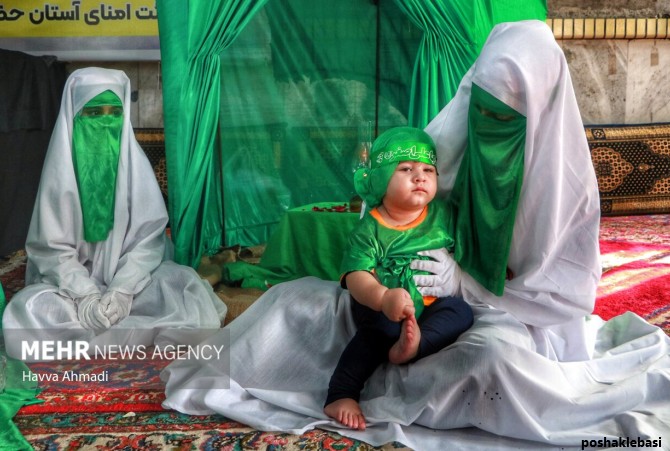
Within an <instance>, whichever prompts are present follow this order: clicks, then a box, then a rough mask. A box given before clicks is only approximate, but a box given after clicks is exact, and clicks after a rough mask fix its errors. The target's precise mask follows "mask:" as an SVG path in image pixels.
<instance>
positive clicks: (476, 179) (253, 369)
mask: <svg viewBox="0 0 670 451" xmlns="http://www.w3.org/2000/svg"><path fill="white" fill-rule="evenodd" d="M426 130H427V131H428V132H429V134H431V135H432V136H433V138H434V139H435V141H436V144H437V147H438V161H439V162H440V167H439V168H438V169H439V172H440V183H441V187H440V188H441V191H442V194H443V195H444V196H445V199H448V202H449V204H450V205H451V206H452V207H453V208H454V209H456V211H455V214H457V215H458V219H457V221H458V222H457V227H456V230H455V232H456V238H455V241H456V246H457V247H456V251H455V253H454V255H455V258H452V256H451V255H448V254H446V252H445V251H442V250H434V251H431V252H429V254H430V255H431V256H433V258H434V260H433V261H432V262H431V263H432V265H430V266H429V267H427V268H424V269H427V270H429V272H430V273H432V275H427V276H416V281H417V285H418V286H420V287H422V288H421V290H422V292H423V293H424V294H433V295H438V296H439V295H441V294H442V293H443V292H447V291H448V290H453V289H454V288H456V289H458V288H459V287H460V290H461V292H462V294H463V296H464V297H465V299H466V300H467V301H468V302H469V303H470V304H471V305H472V306H473V310H474V314H475V321H474V324H473V326H472V327H471V329H469V330H468V331H466V332H465V333H463V334H462V335H461V336H460V337H459V339H458V341H457V342H456V343H454V344H452V345H450V346H448V347H446V348H444V349H443V350H442V351H440V352H438V353H436V354H433V355H431V356H430V357H427V358H425V359H422V360H420V361H418V362H415V363H412V364H409V365H391V364H388V365H385V366H384V367H382V368H379V369H377V371H376V372H375V373H374V374H373V375H372V377H371V378H370V379H368V382H367V384H366V386H365V389H364V390H363V392H362V393H361V399H360V407H361V409H362V410H363V412H364V413H365V417H366V420H367V421H368V422H369V424H368V426H367V428H366V429H365V431H352V430H346V429H338V425H337V423H335V422H334V421H330V420H329V419H328V418H326V417H325V415H324V414H323V413H322V412H321V404H320V401H321V399H323V397H324V396H325V388H324V387H325V386H326V385H327V382H328V379H329V376H330V373H331V371H332V370H333V368H334V367H335V364H336V362H337V356H338V355H339V353H340V352H341V351H342V349H343V348H344V347H345V346H346V343H347V341H348V340H349V339H350V338H351V336H352V335H353V334H354V331H355V327H354V325H353V321H352V315H351V312H350V310H349V307H348V306H349V302H348V301H349V299H348V298H349V293H348V292H347V291H345V290H342V289H340V288H339V286H338V284H337V283H333V282H325V281H321V280H318V279H315V278H305V279H300V280H297V281H293V282H289V283H284V284H279V285H276V286H275V287H273V288H271V289H270V290H269V291H268V292H267V293H266V294H264V295H263V296H262V297H261V298H260V299H259V300H258V301H257V302H256V303H254V304H253V305H252V306H251V307H250V308H249V309H248V310H247V311H246V312H245V313H244V314H243V315H241V316H240V317H239V318H238V319H236V320H235V321H233V322H232V323H231V324H230V325H229V326H228V327H227V328H225V329H223V331H222V332H221V333H220V334H219V335H215V336H212V337H210V338H209V339H208V340H207V341H208V342H210V343H217V342H225V340H226V339H227V338H228V335H227V334H229V337H230V340H231V345H230V348H229V357H230V361H229V363H228V364H229V367H226V366H224V365H222V364H221V362H214V363H211V364H205V365H199V364H194V363H193V362H174V363H172V364H171V365H170V366H168V368H167V369H166V370H165V372H164V374H163V376H164V378H165V380H166V381H167V390H166V394H167V398H166V401H165V403H164V405H165V406H166V407H169V408H174V409H177V410H179V411H181V412H185V413H189V414H206V413H211V412H218V413H221V414H223V415H225V416H227V417H229V418H232V419H235V420H238V421H242V422H244V423H247V424H249V425H251V426H253V427H255V428H258V429H262V430H283V431H289V432H294V433H301V432H304V431H306V430H308V429H310V428H313V427H324V428H329V429H337V430H338V431H339V432H340V433H342V434H344V435H348V436H351V437H355V438H359V439H363V440H365V441H367V442H370V443H372V444H382V443H386V442H390V441H393V440H397V441H400V442H402V443H404V444H405V445H407V446H410V447H412V448H414V449H417V450H433V449H464V450H465V449H477V450H482V449H484V450H485V449H505V448H512V449H520V448H524V449H555V448H556V447H557V446H560V447H561V449H568V448H573V447H574V448H576V449H582V447H583V446H584V443H585V442H584V441H586V444H587V446H600V447H603V446H607V443H606V442H602V443H599V442H598V441H602V440H603V439H605V438H606V439H608V440H614V439H617V440H618V439H619V438H624V439H627V438H630V439H636V440H637V439H640V440H643V441H644V442H636V443H637V444H639V443H642V446H648V447H649V448H654V447H655V448H657V449H659V448H663V447H665V448H666V449H667V446H669V445H670V443H665V441H667V440H670V439H668V437H670V407H668V406H670V338H668V337H667V336H666V335H665V334H664V333H663V331H662V330H661V329H659V328H657V327H654V326H651V325H649V324H647V323H646V322H645V321H644V320H643V319H642V318H639V317H638V316H636V315H634V314H632V313H629V314H625V315H622V316H620V317H617V318H614V319H612V320H610V321H607V322H604V321H602V320H601V319H600V318H598V317H595V316H590V314H591V312H592V309H593V305H594V301H595V296H596V287H597V284H598V280H599V278H600V273H601V268H600V261H599V250H598V227H599V219H600V211H599V203H598V189H597V181H596V178H595V174H594V171H593V166H592V163H591V160H590V154H589V149H588V146H587V142H586V138H585V134H584V129H583V124H582V122H581V120H580V114H579V110H578V107H577V102H576V99H575V95H574V91H573V88H572V84H571V80H570V76H569V73H568V66H567V63H566V60H565V57H564V55H563V53H562V51H561V50H560V48H559V47H558V45H557V44H556V42H555V40H554V37H553V35H552V33H551V30H550V29H549V27H547V25H546V24H544V23H542V22H539V21H524V22H517V23H506V24H500V25H498V26H496V27H495V28H494V29H493V31H492V32H491V35H490V36H489V38H488V40H487V42H486V44H485V46H484V48H483V49H482V52H481V55H480V57H479V58H478V60H477V61H476V62H475V64H474V65H473V67H472V68H471V70H470V71H469V72H468V73H467V75H466V76H465V78H464V80H463V81H462V83H461V86H460V87H459V90H458V92H457V94H456V96H455V98H454V99H453V100H452V101H451V102H450V103H449V104H448V105H447V106H446V107H445V108H444V110H443V111H442V112H441V113H440V114H439V115H438V117H436V118H435V120H434V121H433V122H432V123H431V124H430V125H429V126H428V127H427V129H426ZM459 167H460V169H458V168H459ZM485 193H487V194H485ZM468 230H475V231H476V232H475V236H470V235H468ZM315 245H318V243H315ZM459 246H461V249H460V250H459ZM457 261H458V263H456V262H457ZM423 264H424V262H421V263H416V266H420V265H423ZM485 287H486V288H485ZM493 293H496V294H493ZM228 380H229V381H230V389H223V388H222V382H221V381H226V382H227V381H228ZM464 428H465V429H464ZM661 439H662V440H661ZM647 440H648V441H647ZM611 446H616V445H611Z"/></svg>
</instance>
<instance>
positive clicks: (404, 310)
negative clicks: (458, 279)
mask: <svg viewBox="0 0 670 451" xmlns="http://www.w3.org/2000/svg"><path fill="white" fill-rule="evenodd" d="M370 161H371V165H370V169H367V168H361V169H359V170H358V171H356V173H355V175H354V185H355V188H356V192H357V193H358V194H359V195H360V196H361V198H363V200H364V201H365V204H366V206H367V207H368V211H367V212H366V213H365V216H364V217H363V218H362V219H361V221H360V223H359V224H358V225H357V227H356V229H355V230H354V231H353V233H352V235H351V238H350V241H349V249H348V251H347V253H346V254H345V256H344V259H343V262H342V274H343V276H342V279H341V280H342V286H343V287H344V288H348V289H349V291H350V293H351V298H352V302H351V308H352V314H353V318H354V321H355V323H356V326H357V332H356V334H355V336H354V337H353V339H352V340H351V341H350V342H349V344H348V345H347V347H346V348H345V350H344V352H343V353H342V355H341V357H340V360H339V362H338V364H337V367H336V369H335V372H334V373H333V375H332V377H331V380H330V384H329V387H328V396H327V398H326V402H325V407H324V413H325V414H326V415H328V416H329V417H331V418H334V419H336V420H337V421H339V422H340V423H342V424H343V425H345V426H347V427H349V428H353V429H361V430H363V429H365V417H364V415H363V412H362V410H361V408H360V405H359V397H360V392H361V390H362V389H363V386H364V385H365V381H366V380H367V379H368V378H369V377H370V376H371V375H372V373H373V372H374V371H375V369H376V368H377V367H378V366H379V365H381V364H382V363H385V362H391V363H393V364H403V363H408V362H412V361H415V360H418V359H420V358H423V357H425V356H428V355H430V354H433V353H435V352H437V351H439V350H440V349H442V348H444V347H445V346H447V345H449V344H451V343H453V342H454V341H456V339H457V338H458V336H459V335H460V334H461V333H463V332H464V331H465V330H467V329H468V328H469V327H470V326H471V325H472V321H473V315H472V310H471V308H470V306H469V305H468V304H467V303H466V302H465V301H464V300H463V298H461V297H444V298H437V299H436V298H434V297H424V296H422V295H421V293H419V291H418V289H417V287H416V284H415V283H414V280H413V277H412V276H413V271H412V269H411V268H410V263H411V262H412V260H415V259H417V258H421V257H420V256H419V255H417V252H419V251H422V250H426V249H437V248H443V247H446V248H448V249H450V250H451V249H453V245H454V240H453V238H452V237H451V235H450V234H449V232H448V230H449V224H450V221H451V218H450V215H449V214H448V213H447V210H446V208H445V207H444V204H443V203H440V202H432V201H433V198H434V197H435V193H436V191H437V170H436V168H435V162H436V158H435V144H434V143H433V140H432V138H431V137H430V136H429V135H428V134H427V133H425V132H424V131H423V130H420V129H416V128H412V127H397V128H393V129H390V130H388V131H386V132H384V133H382V134H381V135H380V136H379V137H378V138H377V139H376V140H375V142H374V143H373V145H372V149H371V152H370Z"/></svg>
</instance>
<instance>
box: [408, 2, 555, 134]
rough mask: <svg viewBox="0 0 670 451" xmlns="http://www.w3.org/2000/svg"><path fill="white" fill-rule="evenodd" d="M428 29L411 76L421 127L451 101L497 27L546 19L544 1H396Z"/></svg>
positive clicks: (414, 117) (415, 120) (412, 112)
mask: <svg viewBox="0 0 670 451" xmlns="http://www.w3.org/2000/svg"><path fill="white" fill-rule="evenodd" d="M395 1H396V3H397V4H398V6H399V7H400V8H401V9H402V10H403V11H404V13H405V14H407V16H408V17H409V18H410V19H411V20H412V21H413V22H414V23H415V24H416V25H417V26H418V27H419V28H420V29H421V30H423V32H424V35H423V39H422V40H421V44H420V47H419V51H418V53H417V55H416V62H415V65H414V73H413V77H412V85H411V89H412V91H411V95H410V107H409V115H408V116H409V124H410V125H413V126H415V127H419V128H423V127H425V126H426V125H427V124H428V122H430V121H431V120H432V119H433V117H435V115H437V113H439V111H440V110H441V109H442V108H443V107H444V106H445V105H446V104H447V102H449V100H451V98H452V97H453V95H454V94H455V93H456V90H457V89H458V85H459V83H460V81H461V79H462V78H463V75H465V73H466V72H467V71H468V69H469V68H470V66H471V65H472V63H473V62H474V61H475V59H476V58H477V55H478V54H479V51H480V50H481V47H482V45H484V42H485V41H486V38H487V36H488V34H489V32H490V31H491V29H492V28H493V26H494V25H496V24H498V23H501V22H511V21H517V20H524V19H540V20H545V19H546V17H547V6H546V0H480V1H474V0H458V1H449V2H447V1H444V0H442V1H438V0H395Z"/></svg>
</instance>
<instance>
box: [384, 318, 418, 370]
mask: <svg viewBox="0 0 670 451" xmlns="http://www.w3.org/2000/svg"><path fill="white" fill-rule="evenodd" d="M420 341H421V330H420V329H419V324H418V323H417V322H416V318H415V317H414V315H411V316H408V317H407V318H406V319H405V320H404V321H403V323H402V327H401V329H400V338H399V339H398V341H397V342H395V344H394V345H393V346H392V347H391V349H390V350H389V362H391V363H395V364H398V365H399V364H401V363H407V362H409V361H410V360H412V359H413V358H414V357H416V354H417V352H419V342H420Z"/></svg>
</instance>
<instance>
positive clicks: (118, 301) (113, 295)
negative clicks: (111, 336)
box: [100, 290, 133, 326]
mask: <svg viewBox="0 0 670 451" xmlns="http://www.w3.org/2000/svg"><path fill="white" fill-rule="evenodd" d="M100 303H101V304H102V305H103V314H104V315H105V317H106V318H107V319H108V320H109V322H110V324H111V325H112V326H113V325H114V324H116V323H118V322H119V321H121V320H122V319H123V318H125V317H126V316H128V315H129V314H130V306H131V305H132V303H133V296H132V295H131V294H125V293H121V292H120V291H115V290H108V291H106V292H105V294H103V295H102V300H101V301H100Z"/></svg>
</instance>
